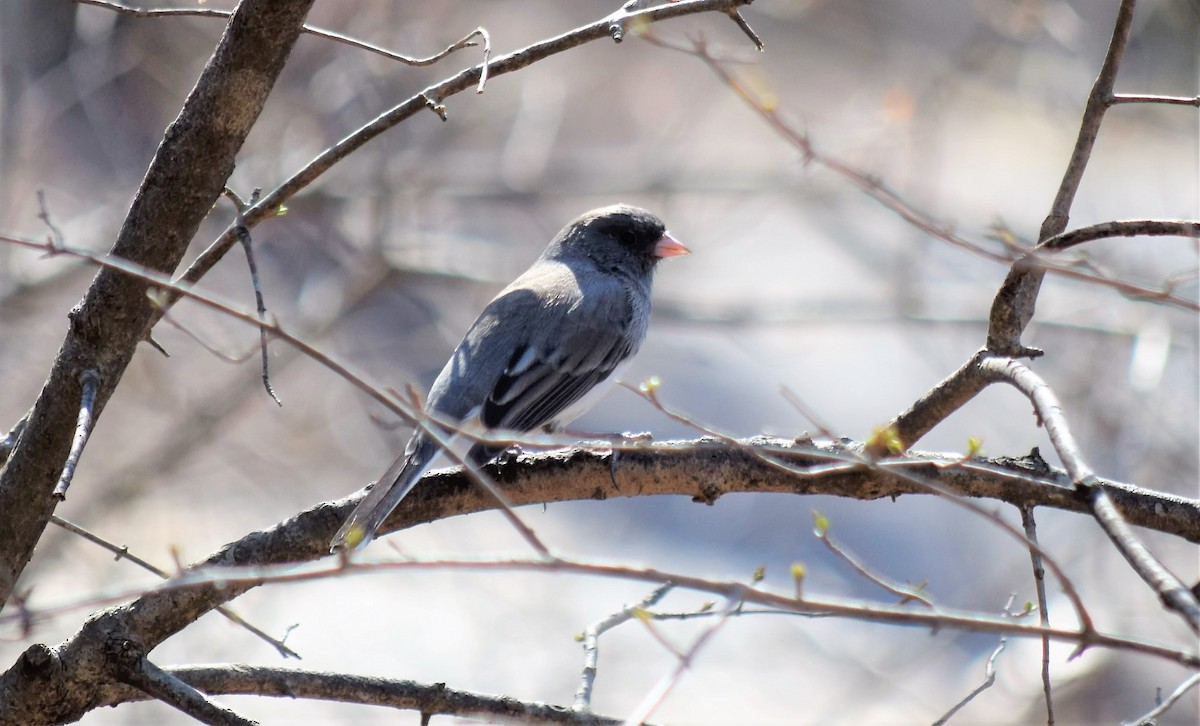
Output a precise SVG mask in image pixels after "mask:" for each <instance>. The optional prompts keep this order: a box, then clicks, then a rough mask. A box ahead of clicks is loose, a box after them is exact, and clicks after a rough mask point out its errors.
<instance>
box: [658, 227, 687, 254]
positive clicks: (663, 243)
mask: <svg viewBox="0 0 1200 726" xmlns="http://www.w3.org/2000/svg"><path fill="white" fill-rule="evenodd" d="M691 253H692V251H691V250H689V249H688V248H687V247H684V246H683V243H681V242H680V241H679V240H677V239H675V238H674V237H672V236H671V235H670V233H668V232H664V233H663V236H662V238H661V239H659V240H658V244H656V245H654V256H655V257H678V256H680V255H690V254H691Z"/></svg>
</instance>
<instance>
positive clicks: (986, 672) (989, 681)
mask: <svg viewBox="0 0 1200 726" xmlns="http://www.w3.org/2000/svg"><path fill="white" fill-rule="evenodd" d="M1007 646H1008V639H1007V638H1001V639H1000V644H999V645H997V646H996V649H995V650H993V651H992V654H991V655H990V656H988V659H987V664H986V665H984V667H983V683H980V684H979V687H978V688H976V689H975V690H973V691H971V692H970V693H968V694H967V695H966V697H965V698H963V700H961V701H959V702H958V703H956V704H954V706H953V707H952V708H951V709H950V710H949V711H947V712H946V713H944V714H942V717H941V718H939V719H938V720H936V721H934V722H933V726H944V724H946V723H948V722H949V721H950V719H951V718H952V717H953V716H954V714H956V713H958V712H959V711H961V710H962V708H963V706H966V705H967V704H968V703H970V702H971V701H974V700H975V697H976V696H978V695H979V694H981V693H983V692H984V691H986V690H987V689H989V688H991V687H992V686H993V685H994V684H995V683H996V659H997V658H999V657H1000V654H1001V653H1003V652H1004V649H1005V648H1006V647H1007Z"/></svg>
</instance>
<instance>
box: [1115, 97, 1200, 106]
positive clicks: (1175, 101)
mask: <svg viewBox="0 0 1200 726" xmlns="http://www.w3.org/2000/svg"><path fill="white" fill-rule="evenodd" d="M1108 103H1109V105H1111V106H1116V105H1117V104H1121V103H1161V104H1166V105H1176V106H1195V107H1196V108H1200V96H1153V95H1149V94H1145V95H1143V94H1132V93H1115V94H1113V95H1112V97H1111V98H1109V99H1108Z"/></svg>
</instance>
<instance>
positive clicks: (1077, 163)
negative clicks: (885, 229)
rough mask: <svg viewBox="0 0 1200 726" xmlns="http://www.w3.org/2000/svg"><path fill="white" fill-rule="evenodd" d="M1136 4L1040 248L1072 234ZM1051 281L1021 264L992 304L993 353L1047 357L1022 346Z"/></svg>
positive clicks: (1124, 13) (1091, 102) (1127, 14)
mask: <svg viewBox="0 0 1200 726" xmlns="http://www.w3.org/2000/svg"><path fill="white" fill-rule="evenodd" d="M1135 2H1136V0H1121V7H1120V9H1119V10H1118V11H1117V20H1116V23H1115V27H1114V28H1113V34H1112V40H1111V41H1109V45H1108V53H1107V54H1106V55H1105V57H1104V63H1103V64H1102V65H1101V66H1100V73H1099V75H1098V76H1096V82H1095V83H1094V84H1093V85H1092V91H1091V93H1090V94H1088V100H1087V105H1086V106H1084V109H1083V119H1082V120H1081V121H1080V124H1079V135H1078V136H1077V137H1076V139H1075V149H1074V151H1072V152H1071V159H1070V161H1068V162H1067V170H1066V172H1064V173H1063V179H1062V182H1061V183H1060V184H1059V187H1058V193H1057V194H1056V195H1055V197H1054V203H1053V204H1052V205H1051V207H1050V213H1049V214H1048V215H1046V219H1045V220H1044V221H1043V222H1042V227H1041V231H1040V232H1039V233H1038V242H1039V243H1042V242H1045V241H1047V240H1049V239H1050V238H1051V237H1054V236H1055V235H1058V234H1061V233H1062V232H1063V230H1065V229H1066V228H1067V222H1068V220H1069V219H1070V212H1071V204H1072V202H1074V200H1075V193H1076V192H1077V191H1078V190H1079V183H1080V182H1081V181H1082V180H1083V172H1084V169H1086V168H1087V164H1088V161H1089V160H1090V159H1091V157H1092V148H1093V147H1094V146H1095V144H1096V137H1097V136H1099V134H1100V124H1101V122H1102V121H1103V120H1104V112H1105V111H1107V110H1108V108H1109V106H1110V100H1111V99H1112V95H1113V86H1114V84H1116V81H1117V70H1118V68H1120V65H1121V57H1122V56H1123V55H1124V54H1125V42H1126V41H1127V40H1128V39H1129V31H1130V28H1132V27H1133V7H1134V4H1135ZM1045 276H1046V271H1045V269H1044V268H1042V267H1040V266H1038V265H1035V264H1031V261H1030V260H1029V259H1028V258H1026V259H1022V260H1018V261H1017V262H1016V263H1015V264H1014V265H1013V266H1012V269H1011V270H1009V272H1008V276H1007V277H1006V278H1005V279H1004V283H1003V284H1002V285H1001V286H1000V290H999V291H998V292H997V293H996V297H995V299H994V300H993V302H992V310H991V313H990V315H989V316H988V321H989V322H988V335H987V348H988V350H990V351H992V352H993V353H998V354H1001V355H1007V356H1012V357H1014V358H1024V357H1036V356H1038V355H1040V354H1041V352H1040V351H1037V350H1034V349H1032V348H1026V347H1025V346H1024V345H1022V344H1021V335H1022V334H1023V333H1024V332H1025V328H1026V326H1028V325H1029V322H1030V321H1031V320H1033V313H1034V309H1035V307H1036V304H1037V297H1038V293H1039V292H1040V291H1041V288H1042V280H1043V279H1044V278H1045Z"/></svg>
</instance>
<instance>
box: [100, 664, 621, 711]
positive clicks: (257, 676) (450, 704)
mask: <svg viewBox="0 0 1200 726" xmlns="http://www.w3.org/2000/svg"><path fill="white" fill-rule="evenodd" d="M165 670H166V672H167V673H169V674H171V675H172V676H174V677H175V678H177V679H179V680H180V681H182V682H184V683H187V684H189V685H191V686H192V687H194V688H197V689H199V690H201V691H204V692H205V693H208V694H212V695H217V694H222V695H235V694H240V695H253V696H278V697H281V698H306V699H312V700H317V701H337V702H339V703H358V704H362V705H367V706H387V707H390V708H394V709H407V710H412V711H419V712H421V713H422V714H428V715H433V716H438V715H446V716H458V717H460V718H467V719H471V718H486V719H488V720H497V721H502V722H510V721H520V722H521V723H547V724H579V725H580V726H584V725H587V726H608V725H610V724H611V725H613V726H615V725H616V724H620V723H623V721H622V720H621V719H616V718H608V717H605V716H598V715H595V714H592V713H577V712H573V711H572V710H571V709H569V708H565V707H563V706H555V705H552V704H547V703H537V702H530V701H520V700H517V699H515V698H510V697H507V696H489V695H486V694H482V693H471V692H470V691H459V690H456V689H453V688H447V687H446V685H445V684H443V683H417V682H415V681H405V680H397V679H393V678H376V677H368V676H352V675H347V674H344V673H326V672H321V671H309V670H299V669H291V668H271V667H265V666H250V665H228V666H177V667H174V668H167V669H165ZM145 698H146V697H145V695H144V694H142V693H139V692H138V691H137V690H135V689H131V688H127V687H124V686H121V685H119V684H113V685H111V686H106V687H105V688H103V689H101V691H100V692H99V694H98V695H97V699H98V703H97V704H96V705H97V706H116V705H118V704H121V703H129V702H132V701H141V700H145Z"/></svg>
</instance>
